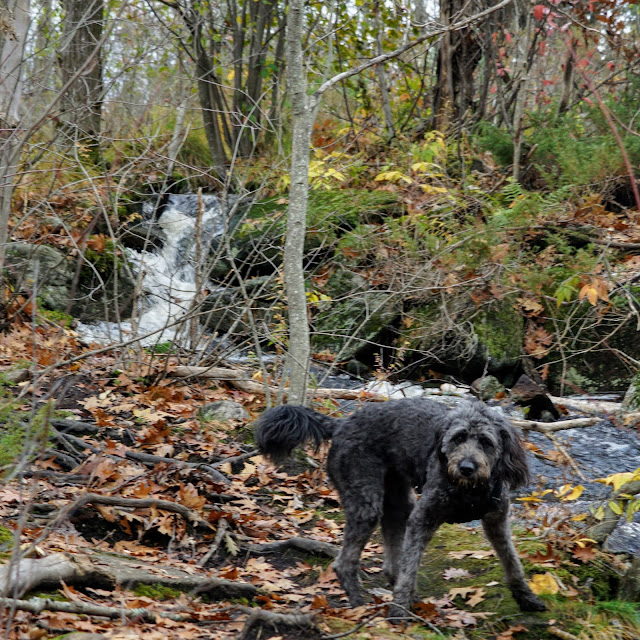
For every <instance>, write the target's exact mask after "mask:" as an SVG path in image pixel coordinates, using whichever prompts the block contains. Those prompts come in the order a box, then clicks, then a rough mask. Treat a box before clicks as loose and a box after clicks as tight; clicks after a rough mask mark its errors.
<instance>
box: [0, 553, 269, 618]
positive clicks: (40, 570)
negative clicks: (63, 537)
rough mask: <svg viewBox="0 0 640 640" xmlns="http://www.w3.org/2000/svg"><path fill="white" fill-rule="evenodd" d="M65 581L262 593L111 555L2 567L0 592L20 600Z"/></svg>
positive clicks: (55, 557)
mask: <svg viewBox="0 0 640 640" xmlns="http://www.w3.org/2000/svg"><path fill="white" fill-rule="evenodd" d="M61 581H64V582H65V583H66V584H73V585H76V586H90V587H93V588H102V589H109V590H112V589H114V588H115V587H116V585H122V586H123V587H126V588H133V587H135V586H136V585H137V584H154V585H162V586H167V587H171V588H173V589H178V590H180V591H185V592H188V593H207V594H210V595H212V596H213V597H216V598H220V599H230V598H251V597H253V596H254V595H255V594H256V593H257V592H258V589H257V587H255V586H254V585H252V584H249V583H246V582H240V581H235V580H224V579H222V578H214V577H210V576H206V575H193V574H190V573H187V572H185V571H182V570H180V569H178V568H176V567H173V566H171V565H160V564H157V563H156V564H151V563H145V562H143V561H141V560H139V559H132V558H127V557H126V556H120V555H118V554H111V553H96V554H92V555H88V554H80V553H74V554H69V553H55V554H52V555H50V556H46V557H44V558H38V559H30V558H23V559H21V560H19V561H18V562H17V563H16V562H10V563H7V564H6V565H3V566H0V591H2V592H4V593H11V594H14V595H15V596H17V597H20V596H22V595H23V594H25V593H27V592H28V591H31V590H32V589H35V588H37V587H40V588H55V587H58V586H59V585H60V583H61ZM96 615H98V614H96Z"/></svg>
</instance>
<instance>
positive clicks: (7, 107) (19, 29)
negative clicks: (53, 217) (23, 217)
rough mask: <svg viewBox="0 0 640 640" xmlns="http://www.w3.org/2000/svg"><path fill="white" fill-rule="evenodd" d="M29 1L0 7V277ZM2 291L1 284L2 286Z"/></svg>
mask: <svg viewBox="0 0 640 640" xmlns="http://www.w3.org/2000/svg"><path fill="white" fill-rule="evenodd" d="M29 11H30V4H29V0H8V1H7V2H5V3H3V6H2V7H1V8H0V20H1V21H2V23H3V24H4V25H6V27H5V28H4V29H2V30H0V278H1V277H2V273H4V256H5V248H6V244H7V240H8V237H9V214H10V213H11V197H12V195H13V187H14V183H15V178H16V174H17V170H18V162H19V160H20V152H21V150H22V143H23V140H24V126H23V125H22V123H21V113H20V106H21V102H22V72H23V65H24V49H25V41H26V38H27V31H28V29H29ZM1 290H2V291H4V286H3V287H1Z"/></svg>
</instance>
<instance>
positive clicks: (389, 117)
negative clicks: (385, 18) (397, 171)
mask: <svg viewBox="0 0 640 640" xmlns="http://www.w3.org/2000/svg"><path fill="white" fill-rule="evenodd" d="M375 16H376V47H377V51H376V53H377V54H378V55H379V56H381V55H382V31H383V29H382V24H381V22H380V3H379V2H377V3H376V11H375ZM376 76H377V78H378V85H380V99H381V102H382V112H383V113H384V131H385V136H386V137H387V139H389V140H390V139H391V138H393V137H394V136H395V135H396V131H395V128H394V126H393V114H392V113H391V100H390V99H389V87H388V84H387V73H386V71H385V68H384V63H383V64H377V65H376Z"/></svg>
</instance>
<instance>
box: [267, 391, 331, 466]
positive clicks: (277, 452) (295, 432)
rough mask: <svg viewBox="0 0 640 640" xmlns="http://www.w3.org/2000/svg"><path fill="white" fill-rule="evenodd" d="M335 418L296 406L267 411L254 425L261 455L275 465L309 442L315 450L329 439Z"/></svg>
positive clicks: (286, 405) (284, 406) (274, 408)
mask: <svg viewBox="0 0 640 640" xmlns="http://www.w3.org/2000/svg"><path fill="white" fill-rule="evenodd" d="M338 422H339V420H338V418H331V417H329V416H325V415H323V414H322V413H318V412H317V411H313V409H308V408H307V407H303V406H299V405H291V404H285V405H282V406H279V407H273V408H272V409H267V410H266V411H265V412H264V413H263V414H262V415H261V416H260V417H259V418H258V419H257V420H256V421H255V423H254V431H255V434H256V443H257V445H258V448H259V449H260V452H261V453H262V454H263V455H265V456H266V457H267V458H269V460H271V461H272V462H275V463H279V462H282V461H283V460H285V459H286V458H288V457H289V455H290V454H291V452H292V451H293V449H295V448H296V447H297V446H299V445H302V444H306V443H309V442H312V443H313V444H314V445H315V447H316V449H317V448H318V447H319V446H320V445H321V444H322V443H323V442H324V441H325V440H329V439H331V436H332V435H333V430H334V429H335V427H336V426H337V424H338Z"/></svg>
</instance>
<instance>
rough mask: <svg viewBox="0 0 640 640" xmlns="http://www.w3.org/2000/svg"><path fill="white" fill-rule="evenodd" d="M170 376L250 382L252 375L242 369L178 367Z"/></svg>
mask: <svg viewBox="0 0 640 640" xmlns="http://www.w3.org/2000/svg"><path fill="white" fill-rule="evenodd" d="M170 374H171V375H172V376H176V377H177V378H209V379H211V380H243V379H244V380H250V379H251V374H249V373H248V372H247V371H243V370H242V369H228V368H226V367H188V366H186V365H178V366H177V367H176V368H175V369H173V370H172V371H171V372H170Z"/></svg>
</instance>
